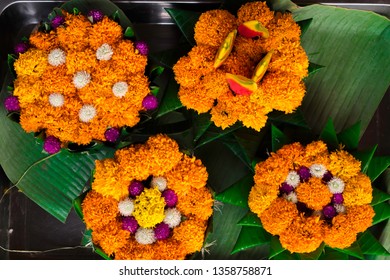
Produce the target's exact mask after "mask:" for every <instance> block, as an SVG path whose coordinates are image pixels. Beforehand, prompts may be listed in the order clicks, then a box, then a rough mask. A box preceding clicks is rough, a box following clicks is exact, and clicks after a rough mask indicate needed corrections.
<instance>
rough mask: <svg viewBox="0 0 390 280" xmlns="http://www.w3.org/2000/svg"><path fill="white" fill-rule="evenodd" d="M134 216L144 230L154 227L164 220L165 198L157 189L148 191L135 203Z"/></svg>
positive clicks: (138, 197)
mask: <svg viewBox="0 0 390 280" xmlns="http://www.w3.org/2000/svg"><path fill="white" fill-rule="evenodd" d="M134 207H135V208H134V212H133V216H134V217H135V218H136V219H137V222H138V224H139V225H140V226H141V227H144V228H150V227H154V226H155V225H157V224H158V223H161V222H162V221H163V220H164V207H165V202H164V198H163V197H161V192H160V191H159V190H158V189H157V188H150V189H146V190H145V191H144V192H143V193H142V194H141V195H139V196H137V198H136V199H135V201H134Z"/></svg>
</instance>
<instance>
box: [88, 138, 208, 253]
mask: <svg viewBox="0 0 390 280" xmlns="http://www.w3.org/2000/svg"><path fill="white" fill-rule="evenodd" d="M207 179H208V173H207V171H206V168H205V167H204V166H203V164H202V162H201V161H200V160H199V159H196V158H194V157H189V156H187V155H185V154H182V153H181V152H180V151H179V146H178V144H177V143H176V142H175V141H174V140H172V139H170V138H169V137H167V136H165V135H161V134H159V135H157V136H152V137H150V138H149V139H148V141H147V142H146V143H145V144H137V145H133V146H131V147H129V148H125V149H122V150H118V151H117V152H116V153H115V157H114V158H113V159H105V160H102V161H96V170H95V173H94V180H93V183H92V190H91V191H90V192H89V193H88V194H87V196H86V198H85V199H84V201H83V203H82V209H83V214H84V221H85V223H86V226H87V228H89V229H92V239H93V242H94V244H96V245H98V246H100V247H101V248H102V249H103V251H104V252H106V253H107V254H108V255H109V256H111V257H113V258H115V259H156V260H160V259H185V258H186V257H187V256H188V255H189V254H192V253H194V252H196V251H199V250H201V248H202V246H203V242H204V237H205V231H206V227H207V222H208V219H209V218H210V216H211V215H212V206H213V198H212V195H211V193H210V191H209V190H208V189H207V187H206V182H207ZM140 185H143V186H145V187H144V188H143V191H142V190H141V191H138V192H137V190H138V189H137V188H132V186H136V187H139V186H140ZM147 185H150V187H148V186H147ZM135 192H137V193H135ZM167 193H169V194H171V195H172V193H174V195H173V196H175V195H176V197H177V202H174V203H173V204H172V200H171V198H172V196H169V195H167ZM126 219H130V220H131V219H132V223H130V222H129V223H128V224H127V226H128V227H127V228H126ZM134 220H137V222H134ZM161 221H163V222H162V223H161ZM137 223H138V224H137ZM161 224H164V225H165V227H166V228H168V226H167V225H166V224H168V225H169V227H170V229H169V230H168V231H167V232H168V233H169V236H165V237H164V238H159V237H160V235H161V234H162V233H161V232H163V233H164V231H163V230H161V231H159V229H158V228H159V227H164V225H163V226H161ZM133 226H135V228H131V227H133ZM165 230H167V229H165ZM153 231H154V235H153ZM158 231H159V232H158Z"/></svg>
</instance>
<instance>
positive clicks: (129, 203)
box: [118, 198, 134, 216]
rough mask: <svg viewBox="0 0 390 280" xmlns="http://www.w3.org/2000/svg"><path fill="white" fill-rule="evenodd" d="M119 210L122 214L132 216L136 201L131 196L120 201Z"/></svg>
mask: <svg viewBox="0 0 390 280" xmlns="http://www.w3.org/2000/svg"><path fill="white" fill-rule="evenodd" d="M118 210H119V213H121V215H122V216H130V215H131V214H132V213H133V211H134V202H133V200H132V199H130V198H125V199H124V200H121V201H119V203H118Z"/></svg>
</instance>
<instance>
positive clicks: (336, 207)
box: [333, 204, 345, 213]
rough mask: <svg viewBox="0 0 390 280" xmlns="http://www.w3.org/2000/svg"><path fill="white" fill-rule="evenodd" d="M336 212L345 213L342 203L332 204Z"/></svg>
mask: <svg viewBox="0 0 390 280" xmlns="http://www.w3.org/2000/svg"><path fill="white" fill-rule="evenodd" d="M333 206H334V208H335V209H336V212H337V213H345V206H344V205H342V204H335V205H333Z"/></svg>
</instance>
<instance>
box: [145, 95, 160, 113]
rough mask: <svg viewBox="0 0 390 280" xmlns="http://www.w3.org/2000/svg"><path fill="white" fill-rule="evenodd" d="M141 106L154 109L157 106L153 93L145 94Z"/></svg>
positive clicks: (149, 109)
mask: <svg viewBox="0 0 390 280" xmlns="http://www.w3.org/2000/svg"><path fill="white" fill-rule="evenodd" d="M142 106H143V107H144V108H145V109H146V110H148V111H151V110H154V109H156V108H157V107H158V100H157V97H156V96H154V95H151V94H150V95H147V96H146V97H145V98H144V100H142Z"/></svg>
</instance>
